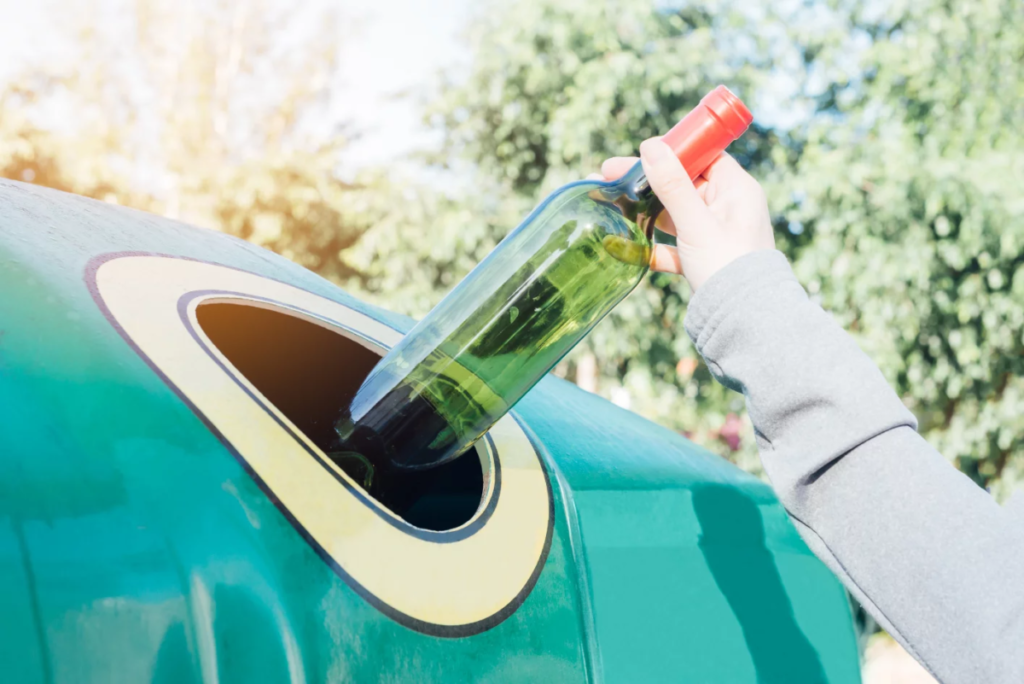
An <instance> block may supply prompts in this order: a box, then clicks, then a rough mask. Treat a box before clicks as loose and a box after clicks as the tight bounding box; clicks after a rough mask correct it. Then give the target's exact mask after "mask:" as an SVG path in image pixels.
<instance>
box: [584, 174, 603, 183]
mask: <svg viewBox="0 0 1024 684" xmlns="http://www.w3.org/2000/svg"><path fill="white" fill-rule="evenodd" d="M584 180H599V181H603V180H605V177H604V174H601V173H588V174H587V177H586V178H585V179H584Z"/></svg>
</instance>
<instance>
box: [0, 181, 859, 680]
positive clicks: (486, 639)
mask: <svg viewBox="0 0 1024 684" xmlns="http://www.w3.org/2000/svg"><path fill="white" fill-rule="evenodd" d="M113 252H147V253H157V254H163V255H170V256H176V257H185V258H189V259H197V260H201V261H204V262H211V263H216V264H223V265H225V266H230V267H231V268H233V269H240V270H242V271H245V272H248V273H252V274H257V275H259V276H261V277H264V278H269V279H273V280H275V281H282V282H284V283H288V284H291V285H293V286H295V287H297V288H301V289H302V290H306V291H308V292H312V293H314V294H316V295H318V296H320V297H323V298H325V299H327V300H330V301H333V302H338V303H340V304H344V305H345V306H347V307H350V308H351V309H353V310H355V311H358V312H362V313H365V314H366V315H368V316H370V317H371V318H373V319H375V320H377V321H380V322H383V323H385V324H386V325H388V326H391V327H393V328H395V329H397V330H405V329H407V327H408V325H409V321H408V320H407V319H404V318H401V317H398V316H395V315H393V314H389V313H387V312H385V311H381V310H378V309H374V308H371V307H369V306H367V305H365V304H363V303H361V302H359V301H357V300H355V299H354V298H352V297H351V296H349V295H347V294H346V293H344V292H343V291H341V290H339V289H338V288H336V287H335V286H333V285H331V284H329V283H327V282H326V281H324V280H322V279H320V278H318V277H317V276H315V275H313V274H311V273H309V272H308V271H305V270H304V269H302V268H300V267H298V266H296V265H294V264H292V263H290V262H288V261H286V260H284V259H281V258H279V257H276V256H274V255H272V254H269V253H267V252H265V251H263V250H260V249H258V248H256V247H253V246H252V245H249V244H248V243H245V242H242V241H239V240H236V239H233V238H230V237H227V236H224V235H221V234H218V233H214V232H209V231H202V230H198V229H194V228H190V227H187V226H183V225H181V224H178V223H175V222H172V221H168V220H164V219H160V218H157V217H153V216H150V215H147V214H143V213H139V212H134V211H130V210H125V209H122V208H117V207H112V206H109V205H104V204H101V203H97V202H92V201H89V200H84V199H81V198H77V197H72V196H68V195H62V194H59V193H54V192H50V191H45V190H41V189H38V188H35V187H32V186H26V185H22V184H17V183H10V182H5V181H0V292H2V293H3V296H2V297H0V663H2V667H3V680H4V681H11V682H140V681H151V682H184V683H187V682H218V681H219V682H282V681H292V682H303V681H310V682H320V681H339V682H340V681H355V682H406V681H408V682H430V681H438V682H440V681H445V682H461V681H466V682H470V681H473V682H476V681H489V682H519V681H522V682H536V681H546V682H585V681H592V682H658V681H666V682H709V681H710V682H758V681H760V682H813V681H828V682H833V683H837V684H838V683H845V682H856V681H859V674H858V658H857V650H856V644H855V639H854V633H853V629H852V624H851V620H850V614H849V608H848V605H847V603H846V599H845V595H844V593H843V591H842V589H841V587H840V585H839V584H838V583H837V582H836V580H835V579H834V578H833V577H832V576H831V575H830V574H829V573H828V572H827V570H826V569H825V568H824V566H822V565H821V564H820V563H819V562H818V561H817V560H816V559H815V558H814V557H813V556H812V555H811V554H810V552H809V551H808V550H807V548H806V547H805V546H804V545H803V543H802V542H801V541H800V539H799V537H798V535H797V534H796V532H795V530H794V529H793V527H792V525H791V524H790V523H789V521H788V520H787V518H786V516H785V514H784V512H783V511H782V509H781V507H780V506H779V504H778V503H777V501H776V500H775V499H774V497H773V496H772V494H771V492H770V490H769V489H768V488H767V487H766V486H764V485H763V484H761V483H759V482H757V481H755V480H754V479H752V478H750V477H748V476H746V475H744V474H743V473H741V472H740V471H738V470H737V469H735V468H734V467H732V466H731V465H729V464H727V463H725V462H724V461H722V460H720V459H718V458H716V457H714V456H711V455H709V454H707V453H705V452H703V451H701V450H699V449H698V448H696V447H694V446H693V445H692V444H690V443H689V442H687V441H686V440H684V439H683V438H682V437H680V436H678V435H675V434H674V433H672V432H670V431H667V430H664V429H661V428H658V427H656V426H654V425H652V424H651V423H649V422H646V421H644V420H642V419H640V418H639V417H637V416H634V415H632V414H630V413H628V412H625V411H622V410H620V409H618V408H616V407H614V406H612V405H610V404H608V403H607V402H604V401H602V400H600V399H599V398H597V397H594V396H591V395H588V394H586V393H583V392H581V391H579V390H577V389H576V388H574V387H571V386H569V385H567V384H566V383H563V382H561V381H558V380H556V379H553V378H552V379H547V380H545V381H543V382H542V383H541V384H540V385H538V387H537V388H535V390H534V391H532V392H531V393H530V394H529V395H528V396H527V397H526V398H525V399H524V400H523V401H522V402H521V403H520V405H519V407H518V408H517V416H518V418H519V420H520V421H521V423H522V425H523V426H524V428H525V429H526V431H527V433H529V434H530V435H531V436H532V437H533V439H534V443H535V446H536V448H537V450H538V452H539V454H540V457H541V458H542V459H543V461H544V464H545V466H546V468H547V472H548V473H549V476H550V478H551V496H552V501H551V504H552V510H553V512H554V516H553V527H552V532H551V541H550V549H549V551H548V553H547V556H546V558H545V560H544V561H543V565H542V567H541V569H540V573H539V575H538V576H537V578H536V583H535V585H533V587H532V589H530V590H529V593H528V595H526V597H525V599H524V600H523V601H522V603H521V605H518V606H517V607H516V608H515V610H514V611H513V612H511V614H510V615H508V616H507V617H506V618H505V619H504V620H502V621H501V622H500V623H498V624H495V625H494V626H492V627H490V628H488V629H485V630H483V631H481V632H479V633H476V634H473V635H471V636H464V637H458V638H447V637H438V636H433V635H431V634H429V633H425V632H424V631H422V630H416V629H410V628H409V627H407V626H403V625H402V624H400V623H399V622H396V621H395V620H394V619H392V618H390V617H388V616H387V615H386V614H385V613H383V612H382V611H381V610H378V608H377V607H375V606H374V605H372V604H371V603H370V602H368V601H367V600H366V599H365V598H363V596H362V595H360V593H359V592H358V591H357V590H356V589H355V588H354V587H353V586H352V584H351V583H349V582H346V580H345V578H344V577H343V576H341V575H339V573H338V572H336V571H335V569H332V567H331V566H330V564H328V563H326V562H325V560H324V558H323V557H322V555H319V554H318V553H317V551H316V550H315V549H314V548H313V546H311V544H310V543H309V542H308V541H307V538H305V537H304V536H303V535H302V534H301V533H300V530H299V529H298V528H297V527H296V526H295V525H294V524H293V522H292V521H291V520H289V517H288V516H287V515H286V514H285V512H284V511H283V510H282V508H280V507H279V506H278V505H276V504H277V503H279V502H276V501H274V500H272V499H271V497H269V496H268V495H267V493H266V492H265V491H264V490H262V489H261V488H260V486H258V484H257V482H256V481H255V480H254V478H253V476H252V475H251V474H250V473H249V472H248V471H247V470H246V468H245V467H244V465H243V463H241V462H240V461H239V460H238V459H237V458H236V457H235V455H233V454H232V452H231V450H229V449H228V448H226V446H225V444H224V443H223V442H222V441H221V440H219V439H218V438H217V436H216V435H215V434H214V433H213V432H212V431H211V429H210V427H209V426H208V425H207V424H206V423H204V421H203V420H202V419H201V417H200V416H199V415H197V413H196V412H194V411H193V410H192V409H191V408H190V407H189V406H188V405H187V404H186V403H185V402H183V401H182V399H181V398H180V397H179V396H178V395H177V394H175V392H174V391H173V390H172V389H171V388H170V387H169V386H168V384H167V383H166V382H165V381H164V380H163V379H162V378H161V377H160V376H159V375H157V373H155V372H154V370H153V369H152V368H151V367H150V366H149V365H147V364H146V363H145V361H144V360H143V359H142V358H141V357H140V356H139V355H138V354H137V353H135V352H134V351H133V350H132V348H131V347H130V346H129V345H128V344H127V343H126V341H125V339H124V338H123V337H122V336H121V335H120V334H119V333H118V331H117V330H115V329H114V327H113V326H112V325H111V324H110V322H109V321H108V320H107V318H106V317H105V316H104V315H103V312H102V311H101V310H100V308H99V307H98V306H97V305H96V302H95V301H94V299H93V297H92V295H91V294H90V292H89V289H88V287H87V286H86V278H85V270H86V266H87V264H88V262H89V261H90V260H91V259H93V258H95V257H97V256H99V255H103V254H110V253H113Z"/></svg>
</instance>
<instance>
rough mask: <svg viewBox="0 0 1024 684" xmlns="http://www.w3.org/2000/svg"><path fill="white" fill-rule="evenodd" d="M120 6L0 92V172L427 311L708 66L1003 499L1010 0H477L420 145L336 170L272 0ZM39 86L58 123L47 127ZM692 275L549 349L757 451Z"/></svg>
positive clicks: (1010, 437) (789, 196) (610, 390)
mask: <svg viewBox="0 0 1024 684" xmlns="http://www.w3.org/2000/svg"><path fill="white" fill-rule="evenodd" d="M81 7H86V6H85V5H82V6H81ZM131 7H132V9H131V12H132V13H133V14H132V16H133V18H134V19H133V22H132V24H131V25H132V26H133V27H135V28H134V29H133V30H134V31H135V33H134V34H133V36H131V38H130V39H129V40H121V41H113V40H111V38H110V36H108V35H106V34H104V33H103V31H102V30H101V29H93V28H84V29H82V31H81V32H80V35H78V36H77V37H76V39H77V40H78V41H79V43H80V45H79V47H80V49H79V50H77V52H76V53H75V58H74V61H73V63H71V64H70V65H63V66H60V67H59V68H57V67H55V68H40V69H37V70H35V71H33V72H32V73H27V74H25V75H24V76H23V77H22V78H20V79H18V80H17V81H15V82H14V83H11V84H8V85H7V87H6V88H5V89H4V91H3V92H2V93H0V108H2V111H3V112H4V116H3V117H0V175H4V176H7V177H12V178H16V179H19V180H28V181H32V182H37V183H43V184H46V185H51V186H53V187H58V188H61V189H65V190H69V191H72V192H79V193H82V194H87V195H90V196H93V197H97V198H100V199H104V200H107V201H116V202H120V203H124V204H130V205H132V206H136V207H139V208H143V209H147V210H150V211H156V212H160V213H164V214H168V215H172V216H179V217H181V218H184V219H186V220H189V221H192V222H195V223H199V224H201V225H207V226H211V227H217V228H220V229H223V230H226V231H229V232H232V233H234V234H236V235H240V236H243V237H245V238H247V239H250V240H253V241H255V242H258V243H259V244H263V245H266V246H268V247H270V248H271V249H274V250H276V251H278V252H280V253H282V254H284V255H286V256H288V257H290V258H292V259H295V260H296V261H298V262H299V263H301V264H303V265H305V266H307V267H309V268H311V269H313V270H315V271H317V272H319V273H322V274H323V275H325V276H327V277H330V278H333V279H335V280H338V281H339V282H344V283H345V284H346V285H347V286H348V287H350V288H352V289H357V290H359V291H360V293H361V294H362V295H363V296H365V297H368V298H371V299H374V300H376V301H378V302H379V303H382V304H384V305H386V306H388V307H389V308H391V309H393V310H396V311H400V312H403V313H408V314H411V315H422V314H423V313H425V312H426V311H427V310H429V308H430V307H431V306H433V305H434V304H435V303H436V302H437V301H439V300H440V298H441V297H442V296H443V295H444V293H445V292H447V291H448V290H449V289H450V288H451V287H452V286H454V285H455V284H456V283H457V282H458V281H459V279H461V278H462V276H464V275H465V274H466V273H468V272H469V270H470V269H471V268H472V267H473V266H474V265H476V264H477V263H478V262H479V261H480V260H481V259H482V258H483V257H484V256H485V255H486V254H487V253H488V252H489V251H490V250H491V249H493V247H494V246H495V245H496V244H497V243H498V241H499V240H501V238H502V237H504V236H505V235H506V234H507V233H508V232H509V230H511V229H512V227H514V226H515V225H516V223H517V222H518V220H519V219H520V218H521V217H522V216H523V215H525V214H526V213H527V212H528V211H529V209H530V208H531V207H532V206H533V205H534V204H535V203H536V202H537V201H538V200H539V199H540V198H541V197H542V196H543V195H545V194H547V192H549V191H550V190H552V189H553V188H554V187H556V186H558V185H560V184H562V183H564V182H567V181H570V180H574V179H576V178H578V177H580V176H582V175H585V174H586V173H587V172H589V171H591V170H594V169H596V168H597V166H598V165H599V163H600V161H601V160H602V159H603V158H605V157H607V156H612V155H625V154H632V153H633V152H634V150H635V149H636V146H637V145H638V143H639V142H640V141H641V140H643V139H644V138H646V137H648V136H651V135H654V134H657V133H660V132H663V131H665V130H667V128H668V127H669V126H671V125H672V123H674V122H675V120H677V118H678V117H679V116H681V115H682V114H683V113H684V112H685V111H687V110H688V109H689V108H690V107H692V106H693V105H694V104H696V102H697V100H698V99H699V98H700V96H701V95H703V94H704V93H705V92H706V91H707V90H709V89H710V88H711V87H713V86H714V85H716V84H717V83H726V84H727V85H729V86H730V87H732V88H733V89H735V90H736V91H737V92H738V93H739V94H740V95H741V96H742V97H743V98H744V99H745V100H746V101H747V102H748V103H749V104H750V105H751V107H752V109H753V110H754V112H755V115H756V116H757V118H758V125H757V126H755V127H754V129H752V130H751V131H750V132H749V133H748V134H747V135H746V136H745V137H744V138H743V140H741V141H740V142H739V143H738V144H736V145H734V146H733V148H732V150H731V151H732V152H733V154H734V155H735V156H736V157H737V158H738V159H739V160H740V161H741V163H743V164H744V165H745V166H746V167H747V168H748V169H749V170H751V172H752V173H754V174H755V176H757V177H758V178H759V179H760V180H761V181H762V182H763V184H764V185H765V188H766V190H767V193H768V196H769V201H770V203H771V208H772V212H773V216H774V217H775V221H776V227H777V233H776V239H777V242H778V244H779V246H780V248H782V249H784V250H785V251H786V252H787V253H788V254H789V255H790V257H791V258H792V259H793V260H794V264H795V268H796V270H797V272H798V274H799V276H800V278H801V280H802V281H803V282H804V283H805V284H806V285H807V287H808V289H809V291H810V293H811V295H812V296H813V297H815V298H817V299H818V300H819V301H821V303H822V304H823V305H824V306H825V307H826V308H827V309H829V310H831V311H832V312H833V313H834V315H835V316H836V317H837V319H839V321H840V322H841V323H842V324H843V325H844V326H846V327H847V328H848V329H850V330H851V332H852V333H853V334H854V335H855V336H856V337H857V339H858V341H859V343H860V344H861V345H862V347H863V348H864V349H865V350H866V351H867V352H868V353H869V354H871V356H872V357H873V358H874V359H875V360H876V361H877V362H878V363H879V364H880V365H881V367H882V369H883V371H884V372H885V374H886V376H887V377H888V378H889V379H890V380H891V381H892V382H893V383H894V385H895V386H896V387H897V388H898V390H899V392H900V394H901V395H902V396H903V397H904V399H905V401H906V402H907V404H908V405H909V406H911V408H912V409H913V410H914V411H915V413H916V414H917V415H918V417H919V418H920V420H921V426H922V431H923V432H924V434H925V435H926V436H927V437H928V439H929V440H931V441H932V443H934V444H935V445H936V446H937V447H938V448H939V449H940V450H941V451H942V452H943V453H944V454H946V455H947V456H948V457H949V458H951V459H953V460H954V461H955V462H956V463H957V465H958V466H959V467H960V468H961V469H962V470H963V471H964V472H966V473H968V474H969V475H970V476H971V477H973V478H975V479H976V480H977V481H978V482H980V483H982V484H985V485H988V486H991V487H992V488H993V491H994V492H995V493H996V494H997V495H999V496H1004V495H1005V494H1006V493H1008V492H1009V490H1010V489H1011V488H1012V487H1013V486H1015V485H1016V484H1017V483H1019V482H1020V481H1021V480H1022V479H1024V457H1022V446H1024V445H1022V442H1021V439H1022V437H1021V436H1022V435H1024V418H1022V416H1024V381H1022V380H1021V370H1022V367H1021V365H1022V363H1024V361H1022V358H1024V193H1022V192H1021V188H1022V187H1024V134H1022V133H1021V132H1020V122H1021V121H1024V116H1022V115H1024V67H1022V66H1021V65H1022V64H1024V32H1022V31H1021V30H1020V27H1021V26H1022V25H1024V5H1022V4H1021V3H1020V2H1019V0H976V1H975V2H972V3H968V4H963V3H960V4H950V3H947V2H944V1H940V0H915V1H911V0H902V1H901V2H897V3H895V4H893V3H888V4H887V3H877V2H868V1H867V0H830V1H829V2H822V3H808V4H805V3H772V4H771V5H769V4H767V3H745V2H742V1H741V0H695V1H693V2H685V3H683V2H671V1H665V0H604V1H594V0H521V1H519V2H514V3H492V4H490V5H488V6H487V7H486V8H484V10H483V11H482V14H481V16H480V18H479V20H478V21H477V23H476V24H475V25H474V26H473V28H472V31H471V33H470V36H469V39H470V45H471V49H472V54H473V60H472V67H471V70H470V73H469V75H468V77H467V78H459V79H454V78H453V79H449V80H448V81H447V82H445V83H444V84H443V87H442V88H440V89H439V92H438V96H437V99H436V101H435V102H434V103H433V105H432V106H431V107H430V108H429V110H428V111H427V112H426V116H427V119H428V121H430V122H432V123H433V124H435V125H436V126H437V127H438V128H439V129H440V130H441V131H442V133H443V135H444V140H445V145H444V149H443V150H442V151H441V153H440V154H439V155H438V156H437V157H436V158H435V159H434V160H433V161H434V162H436V163H437V166H438V167H441V168H438V169H435V170H434V171H432V172H431V175H430V180H429V181H423V180H422V179H419V180H411V179H408V178H397V177H394V176H393V175H391V176H389V175H388V174H386V173H384V172H368V173H367V174H365V176H364V177H363V178H362V179H361V180H360V181H359V182H358V183H352V184H349V183H343V182H341V181H339V180H338V179H337V178H336V177H335V175H334V173H333V170H334V166H335V164H336V163H337V159H338V157H339V155H341V154H344V143H345V141H344V139H343V138H341V137H339V136H338V135H337V134H336V133H333V132H332V133H331V134H328V135H320V136H315V135H314V136H304V135H303V134H302V131H303V130H306V129H305V127H304V122H308V120H309V119H310V118H311V117H313V118H315V115H316V114H317V112H321V113H322V111H323V109H322V108H321V105H322V104H323V102H324V101H325V99H329V97H330V96H331V93H330V92H329V89H328V87H327V86H326V84H327V82H329V80H330V79H329V78H328V76H329V74H330V72H331V70H332V69H333V68H334V66H333V55H334V52H333V51H332V49H331V44H330V39H329V35H328V34H327V33H324V35H323V36H318V35H313V36H310V37H309V40H306V41H302V42H301V46H300V47H298V48H296V47H294V46H293V48H292V49H290V50H287V51H282V50H281V49H278V48H275V47H274V46H275V45H276V43H275V40H277V38H279V37H280V36H281V35H283V33H285V32H284V31H282V29H281V27H282V26H286V25H287V20H288V12H287V8H284V9H283V10H282V9H281V7H279V6H278V5H275V4H274V3H272V2H270V1H269V0H266V1H265V2H263V3H256V4H254V5H244V4H232V3H227V2H223V1H221V2H215V3H208V4H206V5H204V8H205V9H204V11H203V12H180V11H178V9H177V4H176V3H171V2H168V1H167V0H150V1H149V2H145V3H135V4H133V5H132V6H131ZM239 8H242V9H239ZM245 8H248V9H245ZM274 8H277V10H275V9H274ZM66 9H67V10H68V12H69V13H70V14H74V13H75V12H76V11H77V12H78V13H79V14H82V17H80V18H81V21H80V22H79V23H80V24H81V25H82V26H89V24H90V22H89V21H88V19H89V18H90V17H89V16H88V14H89V12H88V11H86V10H82V9H80V5H79V4H78V3H70V2H69V3H66ZM243 10H244V11H243ZM278 10H280V12H279V13H278V14H275V11H278ZM83 12H84V14H83ZM282 12H283V13H282ZM317 23H318V25H321V26H323V27H329V26H331V24H332V22H331V17H329V16H325V17H324V18H323V21H320V22H317ZM169 36H173V37H174V39H173V40H171V39H170V38H169ZM325 36H326V38H325ZM282 55H287V57H282ZM112 63H117V64H119V65H121V66H120V67H119V68H118V69H113V68H111V66H110V65H111V64H112ZM268 75H271V76H272V77H273V78H270V80H269V81H268ZM140 82H141V83H147V84H149V87H150V90H149V91H147V92H149V94H150V97H148V99H146V98H140V96H139V92H138V83H140ZM257 94H258V95H259V97H255V95H257ZM156 95H159V97H157V96H156ZM62 108H63V109H62ZM55 110H56V111H68V110H74V111H76V112H79V116H76V117H75V118H74V122H75V125H74V126H72V127H70V128H69V127H67V126H64V127H60V126H57V127H52V126H50V127H48V126H45V125H42V124H41V123H40V121H42V120H45V119H46V116H47V114H48V113H49V114H50V115H51V118H52V113H53V112H54V111H55ZM228 122H230V126H229V125H228ZM445 166H447V167H448V168H447V169H445V168H443V167H445ZM467 166H468V167H469V169H470V171H469V172H468V173H467V172H466V168H467ZM140 170H144V171H146V173H145V174H143V176H144V178H140V177H139V171H140ZM154 170H155V171H154ZM688 297H689V293H688V290H687V288H686V286H685V284H684V283H683V282H682V281H681V279H679V278H674V277H670V276H665V275H652V276H651V277H650V278H649V280H648V282H646V283H644V284H642V285H641V286H640V287H639V288H638V289H637V291H636V292H635V293H634V294H633V295H632V296H631V297H630V298H629V299H627V300H626V301H625V302H623V304H622V305H620V306H619V307H618V309H617V310H616V311H614V312H613V313H612V314H611V315H610V316H609V318H608V319H607V320H606V321H605V322H604V323H602V324H601V325H600V326H598V328H597V329H596V330H595V331H594V332H593V333H592V334H591V335H590V336H589V337H588V338H587V340H586V341H585V342H584V344H583V345H581V348H580V349H578V350H577V351H576V352H574V353H573V354H572V355H570V357H569V358H568V359H567V360H566V361H565V362H563V364H561V365H560V366H559V368H558V369H557V370H556V372H557V373H559V374H561V375H564V376H566V377H569V378H570V379H577V380H578V381H580V382H581V383H584V384H592V382H593V378H591V377H590V376H589V374H590V373H591V370H590V369H592V368H593V367H594V365H595V363H594V362H595V361H596V367H597V390H598V391H599V392H601V393H603V394H606V395H609V396H612V395H616V396H617V395H620V394H621V392H622V390H623V388H625V390H628V392H629V394H630V395H631V396H632V408H633V409H634V410H636V411H638V412H640V413H642V414H644V415H646V416H648V417H650V418H653V419H655V420H657V421H659V422H662V423H664V424H666V425H668V426H670V427H673V428H676V429H678V430H681V431H685V432H687V433H688V434H691V435H692V436H693V438H694V439H695V440H697V441H698V442H701V443H703V444H705V445H707V446H709V447H711V448H713V449H716V450H718V451H720V452H721V453H723V454H724V455H726V456H728V457H730V458H733V459H734V460H737V461H738V462H739V463H741V465H743V466H744V467H747V468H750V469H755V470H756V468H757V465H756V464H757V460H756V457H755V455H754V446H753V440H752V435H751V434H750V428H749V424H748V423H747V422H746V421H742V422H740V421H737V420H736V419H735V417H734V416H733V415H732V414H742V400H741V399H740V398H739V397H738V396H737V395H735V394H732V393H729V392H727V391H725V390H724V389H723V388H721V387H720V386H719V385H717V384H716V383H715V382H713V380H712V379H711V377H710V375H709V374H708V372H707V369H706V368H705V367H704V366H703V365H702V364H701V363H700V362H699V360H698V358H697V355H696V353H695V351H694V350H693V349H692V346H691V345H690V343H689V341H688V339H687V338H686V335H685V334H684V333H683V330H682V320H683V316H684V315H685V312H686V304H687V299H688ZM737 425H741V427H740V428H739V429H738V435H737ZM737 436H738V437H739V442H738V449H737V448H736V447H737Z"/></svg>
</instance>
